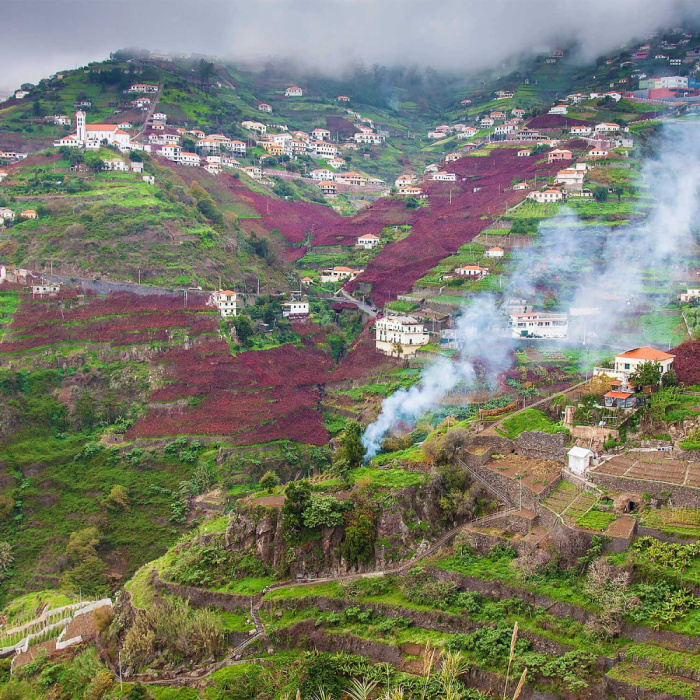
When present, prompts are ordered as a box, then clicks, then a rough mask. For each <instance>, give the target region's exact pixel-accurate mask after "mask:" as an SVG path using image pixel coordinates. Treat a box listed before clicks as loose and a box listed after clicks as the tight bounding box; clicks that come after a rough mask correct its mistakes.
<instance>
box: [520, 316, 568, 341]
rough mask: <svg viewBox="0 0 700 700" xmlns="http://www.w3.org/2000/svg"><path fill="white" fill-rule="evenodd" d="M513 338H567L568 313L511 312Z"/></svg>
mask: <svg viewBox="0 0 700 700" xmlns="http://www.w3.org/2000/svg"><path fill="white" fill-rule="evenodd" d="M510 324H511V329H512V335H513V338H566V337H567V335H568V334H569V319H568V317H567V315H566V314H556V313H546V312H542V311H530V312H529V313H521V314H511V316H510Z"/></svg>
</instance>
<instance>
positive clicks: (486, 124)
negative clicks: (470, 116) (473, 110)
mask: <svg viewBox="0 0 700 700" xmlns="http://www.w3.org/2000/svg"><path fill="white" fill-rule="evenodd" d="M493 124H494V121H493V119H491V117H484V118H483V119H481V120H480V121H479V126H480V127H481V128H482V129H488V128H490V127H492V126H493Z"/></svg>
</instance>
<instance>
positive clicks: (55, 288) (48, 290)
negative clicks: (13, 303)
mask: <svg viewBox="0 0 700 700" xmlns="http://www.w3.org/2000/svg"><path fill="white" fill-rule="evenodd" d="M60 291H61V285H60V284H56V283H54V282H46V281H45V280H42V282H41V284H33V285H32V296H37V295H39V296H40V297H43V296H44V294H49V295H53V294H58V292H60Z"/></svg>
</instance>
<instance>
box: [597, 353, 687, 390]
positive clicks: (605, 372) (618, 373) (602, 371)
mask: <svg viewBox="0 0 700 700" xmlns="http://www.w3.org/2000/svg"><path fill="white" fill-rule="evenodd" d="M675 358H676V356H675V355H672V354H671V353H668V352H664V351H663V350H657V349H656V348H652V347H649V346H645V347H641V348H634V349H633V350H628V351H627V352H623V353H620V354H619V355H615V359H614V363H613V366H612V367H594V368H593V374H594V375H596V376H600V377H602V376H607V377H610V378H611V379H614V380H617V381H619V382H622V384H623V385H627V384H628V383H629V378H630V377H631V376H632V375H633V374H634V373H635V372H636V371H637V369H639V367H640V366H641V365H643V364H645V363H646V362H658V363H659V367H660V369H661V375H662V376H663V375H664V374H666V372H668V371H669V370H670V369H671V368H672V367H673V361H674V359H675Z"/></svg>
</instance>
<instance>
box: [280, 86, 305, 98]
mask: <svg viewBox="0 0 700 700" xmlns="http://www.w3.org/2000/svg"><path fill="white" fill-rule="evenodd" d="M303 95H304V91H303V90H302V89H301V88H300V87H297V86H296V85H292V86H291V87H288V88H287V89H286V90H285V91H284V96H285V97H302V96H303Z"/></svg>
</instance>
